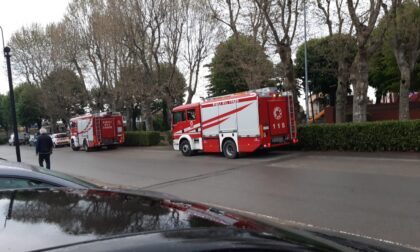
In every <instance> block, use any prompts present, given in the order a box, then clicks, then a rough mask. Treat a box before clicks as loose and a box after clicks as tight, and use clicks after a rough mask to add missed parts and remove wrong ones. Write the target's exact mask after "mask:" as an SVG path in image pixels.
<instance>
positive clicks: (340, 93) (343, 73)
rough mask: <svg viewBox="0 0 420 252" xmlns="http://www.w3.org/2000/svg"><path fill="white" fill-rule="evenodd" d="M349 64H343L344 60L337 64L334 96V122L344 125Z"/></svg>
mask: <svg viewBox="0 0 420 252" xmlns="http://www.w3.org/2000/svg"><path fill="white" fill-rule="evenodd" d="M349 68H350V66H349V64H348V63H345V62H344V60H340V61H339V62H338V74H337V80H338V83H337V90H336V93H335V94H336V95H335V122H336V123H344V122H346V112H347V89H348V81H349V78H350V74H349Z"/></svg>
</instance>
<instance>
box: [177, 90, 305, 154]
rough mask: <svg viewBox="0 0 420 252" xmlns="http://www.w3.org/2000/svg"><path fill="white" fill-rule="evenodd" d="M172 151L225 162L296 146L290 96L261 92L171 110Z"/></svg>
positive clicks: (280, 93) (223, 97)
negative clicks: (200, 154) (209, 154)
mask: <svg viewBox="0 0 420 252" xmlns="http://www.w3.org/2000/svg"><path fill="white" fill-rule="evenodd" d="M172 112H173V125H172V137H173V147H174V149H175V150H181V152H182V154H183V155H185V156H189V155H191V154H193V153H194V152H196V151H203V152H223V153H224V155H225V156H226V157H227V158H236V157H237V156H238V154H239V153H247V152H248V153H249V152H254V151H256V150H258V149H270V148H273V147H277V146H283V145H288V144H292V143H297V141H298V140H297V135H296V134H297V133H296V131H297V128H296V120H295V113H294V103H293V96H292V94H291V93H290V92H279V91H277V89H276V88H263V89H258V90H252V91H247V92H241V93H236V94H231V95H226V96H221V97H215V98H211V99H208V100H206V101H204V102H201V103H194V104H187V105H182V106H178V107H176V108H174V109H173V110H172Z"/></svg>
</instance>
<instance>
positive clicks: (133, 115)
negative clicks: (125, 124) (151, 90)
mask: <svg viewBox="0 0 420 252" xmlns="http://www.w3.org/2000/svg"><path fill="white" fill-rule="evenodd" d="M136 119H137V111H136V107H135V105H132V106H131V129H132V130H137V123H136Z"/></svg>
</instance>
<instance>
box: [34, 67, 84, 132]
mask: <svg viewBox="0 0 420 252" xmlns="http://www.w3.org/2000/svg"><path fill="white" fill-rule="evenodd" d="M41 88H42V90H43V95H44V97H43V101H44V107H45V111H46V114H47V115H48V117H49V118H50V119H51V122H52V123H53V125H55V123H56V122H57V120H60V119H61V120H62V121H63V122H64V123H67V122H68V121H69V119H70V117H72V116H74V115H78V114H82V113H83V112H84V110H83V108H84V107H85V106H86V105H87V91H86V89H85V87H84V85H83V82H82V81H81V80H80V78H79V77H78V76H77V75H76V74H75V73H74V72H73V71H72V70H69V69H56V70H54V71H53V72H52V73H51V74H50V75H49V76H48V77H47V78H46V79H45V80H44V81H43V82H42V84H41Z"/></svg>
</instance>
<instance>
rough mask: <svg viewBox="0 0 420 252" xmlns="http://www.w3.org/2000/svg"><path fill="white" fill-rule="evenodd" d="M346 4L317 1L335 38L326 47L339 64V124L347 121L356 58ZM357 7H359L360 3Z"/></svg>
mask: <svg viewBox="0 0 420 252" xmlns="http://www.w3.org/2000/svg"><path fill="white" fill-rule="evenodd" d="M345 4H346V3H345V1H344V0H316V5H317V7H318V9H319V10H320V17H321V20H322V22H323V23H324V24H325V25H326V26H327V28H328V34H329V36H331V37H332V36H333V38H332V40H330V42H331V44H330V45H326V46H328V47H329V48H330V49H332V52H331V53H332V54H333V55H334V58H335V61H336V62H337V65H336V66H337V71H336V77H337V83H336V86H337V88H336V94H335V97H336V99H335V121H336V122H337V123H341V122H345V120H346V110H347V109H346V108H347V94H348V89H349V84H350V82H349V78H350V67H351V64H352V61H353V59H354V56H355V55H354V40H353V39H352V37H351V30H352V26H350V27H349V31H348V34H346V32H345V27H346V26H345V25H346V24H347V22H346V21H347V19H348V18H347V15H346V14H347V13H346V12H345V7H346V6H345ZM355 5H356V6H357V5H358V2H356V3H355ZM334 14H335V15H334ZM348 21H350V20H348ZM311 67H312V66H311Z"/></svg>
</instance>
